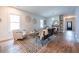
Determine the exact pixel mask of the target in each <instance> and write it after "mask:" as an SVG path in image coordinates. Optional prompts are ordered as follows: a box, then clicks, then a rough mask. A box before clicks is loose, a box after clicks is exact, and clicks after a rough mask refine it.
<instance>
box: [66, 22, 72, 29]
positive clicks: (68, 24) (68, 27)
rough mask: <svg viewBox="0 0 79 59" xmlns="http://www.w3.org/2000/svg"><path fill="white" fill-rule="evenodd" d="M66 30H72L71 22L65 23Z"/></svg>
mask: <svg viewBox="0 0 79 59" xmlns="http://www.w3.org/2000/svg"><path fill="white" fill-rule="evenodd" d="M67 30H72V21H68V22H67Z"/></svg>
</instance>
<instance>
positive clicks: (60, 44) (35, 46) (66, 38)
mask: <svg viewBox="0 0 79 59" xmlns="http://www.w3.org/2000/svg"><path fill="white" fill-rule="evenodd" d="M55 36H56V37H55ZM55 36H52V37H51V38H50V39H52V40H50V41H49V43H48V44H47V45H44V46H41V44H40V41H38V42H36V39H35V38H32V37H28V38H26V39H24V40H17V41H16V42H13V40H9V41H5V42H0V53H78V52H79V41H78V39H77V38H76V37H75V33H74V32H72V31H67V32H65V33H64V34H63V33H58V34H57V35H55ZM53 37H54V38H53Z"/></svg>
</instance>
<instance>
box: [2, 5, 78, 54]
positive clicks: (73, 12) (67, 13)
mask: <svg viewBox="0 0 79 59" xmlns="http://www.w3.org/2000/svg"><path fill="white" fill-rule="evenodd" d="M78 10H79V7H76V6H48V7H47V6H39V7H37V6H16V7H15V6H6V7H5V6H2V7H0V42H1V43H0V46H1V50H0V52H2V53H3V52H5V53H14V52H15V53H17V52H19V53H20V52H21V53H23V52H25V53H36V52H42V53H43V52H51V49H49V48H48V47H47V48H46V46H47V45H48V43H50V42H54V41H53V40H54V39H56V40H58V41H57V42H56V43H59V42H60V41H62V40H60V38H61V36H62V38H63V37H64V36H63V35H64V34H65V33H66V32H68V34H73V35H74V36H75V39H74V40H76V42H77V43H78V41H79V40H78V39H79V33H78V32H79V31H78V30H79V27H78V25H79V23H78V21H79V20H78V16H79V14H78V13H79V12H78ZM48 29H49V32H47V30H48ZM44 35H45V36H44ZM60 35H61V36H60ZM70 37H71V36H70ZM62 38H61V39H62ZM68 38H69V37H68ZM42 39H44V40H45V41H44V40H42ZM70 40H71V41H72V39H71V38H70ZM74 40H73V41H74ZM60 43H61V42H60ZM3 44H4V46H3ZM58 45H59V44H58ZM60 45H62V43H61V44H60ZM50 47H51V44H50ZM54 47H55V46H54ZM54 47H52V48H54ZM70 47H71V46H70ZM70 47H69V49H70V50H68V51H67V52H79V51H78V50H73V51H71V49H72V47H71V48H70ZM4 48H5V49H4ZM22 48H23V49H22ZM57 48H58V47H57ZM77 49H78V48H77ZM43 50H44V51H43ZM49 50H50V51H49ZM54 50H55V49H53V51H52V52H61V50H62V49H61V50H60V49H59V50H57V51H54ZM63 52H66V51H65V50H64V51H63Z"/></svg>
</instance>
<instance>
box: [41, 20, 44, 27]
mask: <svg viewBox="0 0 79 59" xmlns="http://www.w3.org/2000/svg"><path fill="white" fill-rule="evenodd" d="M43 26H44V20H40V27H41V28H43Z"/></svg>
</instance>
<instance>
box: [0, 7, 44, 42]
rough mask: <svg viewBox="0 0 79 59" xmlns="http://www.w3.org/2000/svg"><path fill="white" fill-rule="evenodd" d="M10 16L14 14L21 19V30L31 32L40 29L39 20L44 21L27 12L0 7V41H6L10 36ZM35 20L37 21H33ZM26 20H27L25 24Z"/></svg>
mask: <svg viewBox="0 0 79 59" xmlns="http://www.w3.org/2000/svg"><path fill="white" fill-rule="evenodd" d="M10 14H16V15H19V16H20V17H21V29H26V30H29V31H30V30H32V29H34V28H36V29H39V28H40V23H39V20H40V19H44V18H43V17H40V16H36V15H33V14H31V13H28V12H24V11H20V10H18V9H14V8H11V7H0V18H1V19H2V21H1V22H0V41H2V40H6V39H8V36H9V34H10V26H9V25H10V18H9V15H10ZM33 18H35V19H36V20H37V21H35V22H34V21H33V20H34V19H33ZM27 20H29V21H28V22H27Z"/></svg>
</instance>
